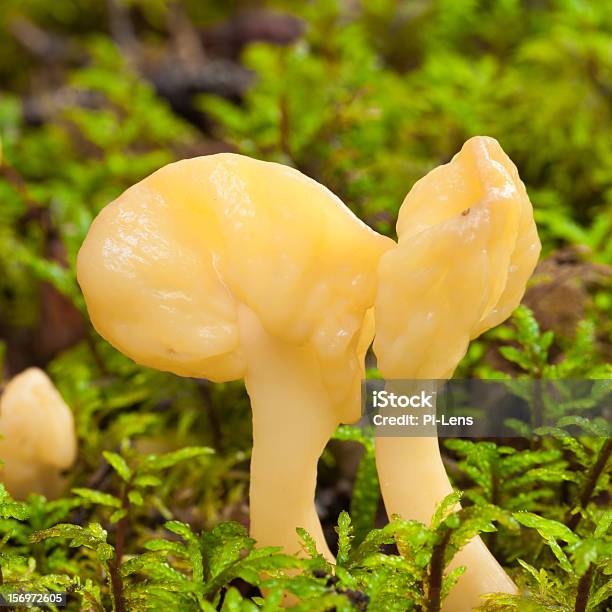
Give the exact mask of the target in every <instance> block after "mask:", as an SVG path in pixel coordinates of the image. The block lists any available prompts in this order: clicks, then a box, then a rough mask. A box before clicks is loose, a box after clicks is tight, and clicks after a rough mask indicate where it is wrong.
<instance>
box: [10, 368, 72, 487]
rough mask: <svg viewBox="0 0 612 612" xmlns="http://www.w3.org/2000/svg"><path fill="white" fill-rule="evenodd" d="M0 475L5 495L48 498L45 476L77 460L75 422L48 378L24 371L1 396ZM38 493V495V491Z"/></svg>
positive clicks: (42, 373)
mask: <svg viewBox="0 0 612 612" xmlns="http://www.w3.org/2000/svg"><path fill="white" fill-rule="evenodd" d="M0 436H1V437H0V460H2V461H3V462H4V463H5V464H6V468H5V469H3V470H2V472H0V480H2V481H4V482H5V483H6V485H7V488H8V489H9V491H11V492H12V493H13V494H16V493H15V491H19V493H18V496H19V497H23V496H24V495H22V494H21V492H22V491H27V492H33V491H36V492H42V493H45V494H48V491H47V490H46V489H45V487H44V486H43V485H44V484H45V480H48V478H49V477H50V476H53V475H54V474H55V475H57V471H59V470H64V469H66V468H68V467H70V466H71V465H72V463H73V462H74V460H75V457H76V436H75V431H74V419H73V416H72V412H71V410H70V408H69V407H68V406H67V405H66V403H65V402H64V400H63V399H62V396H61V395H60V394H59V392H58V391H57V389H56V388H55V386H54V385H53V383H52V382H51V380H50V379H49V377H48V376H47V375H46V374H45V373H44V372H43V371H42V370H40V369H38V368H28V369H27V370H24V371H23V372H21V373H20V374H18V375H17V376H15V377H14V378H12V379H11V380H10V381H9V382H8V384H7V385H6V387H5V389H4V392H3V393H2V395H1V396H0ZM41 487H42V489H41Z"/></svg>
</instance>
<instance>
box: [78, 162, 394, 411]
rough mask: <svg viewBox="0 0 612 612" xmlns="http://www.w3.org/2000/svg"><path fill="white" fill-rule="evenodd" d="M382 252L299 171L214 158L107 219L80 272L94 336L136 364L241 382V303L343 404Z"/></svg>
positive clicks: (170, 173)
mask: <svg viewBox="0 0 612 612" xmlns="http://www.w3.org/2000/svg"><path fill="white" fill-rule="evenodd" d="M391 246H393V242H392V241H391V240H389V239H388V238H384V237H382V236H380V235H378V234H377V233H375V232H374V231H372V230H371V229H369V228H368V227H367V226H366V225H364V224H363V223H362V222H361V221H360V220H359V219H358V218H357V217H355V216H354V215H353V214H352V213H351V212H350V211H349V209H348V208H346V206H344V204H343V203H342V202H341V201H340V200H339V199H338V198H337V197H336V196H335V195H334V194H333V193H331V192H330V191H329V190H328V189H326V188H325V187H323V186H322V185H320V184H318V183H317V182H316V181H314V180H312V179H310V178H308V177H306V176H304V175H303V174H301V173H300V172H298V171H297V170H294V169H292V168H289V167H286V166H283V165H280V164H275V163H269V162H262V161H258V160H254V159H251V158H249V157H245V156H241V155H236V154H229V153H223V154H218V155H211V156H206V157H198V158H194V159H188V160H183V161H180V162H177V163H174V164H170V165H168V166H165V167H163V168H161V169H160V170H158V171H157V172H155V173H154V174H152V175H151V176H149V177H147V178H146V179H144V180H143V181H141V182H140V183H138V184H137V185H135V186H134V187H132V188H130V189H128V190H127V191H126V192H125V193H123V194H122V195H121V196H120V197H119V198H118V199H117V200H115V201H114V202H113V203H111V204H109V205H108V206H107V207H106V208H104V209H103V210H102V212H101V213H100V214H99V215H98V217H97V218H96V220H95V221H94V223H93V225H92V227H91V229H90V231H89V234H88V236H87V238H86V240H85V242H84V244H83V246H82V248H81V251H80V253H79V257H78V269H77V272H78V280H79V283H80V285H81V288H82V290H83V293H84V295H85V300H86V303H87V307H88V310H89V314H90V316H91V320H92V322H93V324H94V326H95V328H96V329H97V331H98V332H99V333H100V334H101V335H102V336H104V337H105V338H106V339H107V340H108V341H109V342H110V343H111V344H113V345H114V346H115V347H116V348H118V349H119V350H120V351H122V352H123V353H125V354H126V355H128V356H129V357H131V358H132V359H133V360H134V361H136V362H138V363H141V364H143V365H146V366H149V367H153V368H157V369H160V370H166V371H170V372H174V373H176V374H179V375H183V376H198V377H205V378H209V379H211V380H214V381H228V380H233V379H239V378H242V377H243V376H244V373H245V367H246V364H245V360H244V356H243V354H242V351H241V348H240V330H239V325H238V319H237V311H238V306H239V304H245V305H246V306H248V307H249V308H250V309H251V310H253V311H254V312H255V314H256V315H257V316H258V318H259V320H260V321H261V323H262V325H263V327H264V329H265V330H266V331H267V332H268V333H269V334H271V335H273V336H274V337H277V338H280V339H282V340H284V341H286V342H288V343H294V344H296V345H299V344H304V343H307V342H310V343H312V345H313V346H314V347H315V349H316V351H317V354H318V355H319V358H320V360H321V368H322V374H323V376H324V377H325V381H326V384H328V386H329V388H330V391H331V393H332V395H333V396H334V398H335V399H336V400H337V401H342V398H345V397H346V394H347V393H348V388H349V387H351V388H354V387H355V384H356V381H357V382H358V380H359V378H360V377H361V375H362V365H361V362H362V361H363V358H362V357H363V355H362V354H360V353H363V352H364V350H365V349H364V348H363V345H366V348H367V344H369V342H370V341H371V337H372V334H373V329H372V328H373V325H372V321H371V316H369V317H367V319H368V321H367V322H366V323H364V321H365V320H366V316H365V315H366V312H367V311H368V309H370V308H371V307H372V306H373V303H374V296H375V290H376V283H377V275H376V267H377V263H378V259H379V258H380V255H381V254H382V253H383V252H384V251H385V250H386V249H388V248H389V247H391ZM364 336H365V337H364Z"/></svg>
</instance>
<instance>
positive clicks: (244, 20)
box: [0, 0, 612, 524]
mask: <svg viewBox="0 0 612 612" xmlns="http://www.w3.org/2000/svg"><path fill="white" fill-rule="evenodd" d="M609 9H610V7H609V6H608V3H606V2H603V1H600V2H587V1H581V0H469V1H465V2H456V1H455V0H411V1H400V0H361V1H359V0H321V1H316V2H314V1H312V2H309V1H305V0H291V1H289V0H284V1H277V2H274V1H269V2H264V1H259V2H258V1H254V0H253V1H240V0H217V1H215V0H208V1H204V2H203V1H200V0H182V1H178V0H176V1H170V0H106V1H102V0H54V1H53V2H49V0H3V1H2V3H1V4H0V139H1V146H2V164H1V165H0V356H1V357H0V361H1V366H0V371H1V372H2V375H3V376H4V377H9V376H11V375H13V374H15V373H16V372H19V371H20V370H22V369H23V368H25V367H27V366H30V365H38V366H41V367H44V368H46V370H47V371H48V372H49V373H50V374H51V375H52V377H53V379H54V381H55V382H56V384H57V385H58V386H59V388H60V390H61V391H62V394H63V395H64V397H65V398H66V399H67V401H68V402H69V404H70V405H71V407H72V408H73V410H74V411H75V414H76V417H77V427H78V431H79V437H80V439H81V442H80V448H81V451H80V452H81V454H80V461H79V464H78V467H77V470H76V473H75V476H74V479H75V481H78V480H79V479H81V480H84V479H87V482H90V481H92V479H93V481H92V482H94V483H95V484H96V486H97V487H99V488H102V489H104V486H105V484H104V482H105V481H104V478H105V475H104V471H103V469H102V468H100V466H99V462H100V451H101V450H102V449H105V448H106V449H108V448H117V447H118V446H120V445H121V444H124V442H125V440H126V439H129V440H131V442H130V444H132V443H134V444H140V445H141V446H140V448H141V449H150V448H157V446H156V444H157V445H159V438H160V437H163V438H164V442H163V444H162V446H163V445H166V446H168V445H169V446H172V445H173V444H174V445H175V446H177V447H178V446H181V445H185V444H187V443H196V444H201V443H207V444H209V445H211V446H213V447H214V448H215V449H216V450H217V451H218V455H217V456H216V457H217V458H216V459H214V460H210V461H213V468H210V469H209V470H208V471H207V475H206V477H205V478H206V479H207V481H206V482H202V481H201V477H200V476H199V475H196V476H193V475H192V474H190V473H189V472H188V471H187V472H184V473H180V474H177V475H176V477H175V480H174V483H176V482H179V481H180V482H181V483H182V484H181V488H180V494H179V495H176V496H174V497H173V498H172V503H173V504H174V505H175V506H177V507H178V510H177V508H174V509H173V512H174V513H175V514H176V513H177V512H178V513H179V514H180V511H181V510H180V509H181V508H182V512H183V513H184V516H185V517H186V518H188V519H189V520H190V521H192V522H195V523H198V522H200V523H202V524H213V523H214V522H215V521H217V520H220V519H224V518H231V517H239V518H241V519H244V516H245V501H244V499H245V490H246V489H245V487H246V483H247V471H246V469H247V467H248V466H247V463H245V461H246V459H245V458H246V453H248V448H249V436H250V433H249V432H250V429H249V428H250V425H249V409H248V403H247V401H246V397H245V395H244V391H243V389H242V387H241V385H216V386H212V385H209V384H207V383H206V382H205V381H191V380H181V379H177V378H176V377H172V376H170V375H166V374H162V373H159V372H151V371H148V370H145V369H143V368H139V367H138V366H136V365H134V364H132V363H131V362H129V361H128V360H126V359H124V358H123V357H122V356H121V355H119V354H118V353H116V352H115V351H114V350H113V349H111V348H110V347H109V346H108V345H107V344H106V343H104V342H103V341H102V340H101V339H100V338H99V337H97V335H96V334H95V333H94V332H93V331H92V329H91V327H90V325H89V323H88V322H87V317H86V313H85V310H84V304H83V301H82V297H81V295H80V292H79V289H78V286H77V284H76V280H75V274H74V263H75V258H76V254H77V251H78V249H79V246H80V244H81V242H82V240H83V238H84V236H85V234H86V232H87V229H88V227H89V225H90V223H91V221H92V219H93V217H94V216H95V214H96V213H97V212H98V211H99V210H100V209H101V208H102V207H103V206H104V205H105V204H107V203H108V202H109V201H111V200H112V199H113V198H115V197H116V196H117V195H118V194H119V193H121V192H122V191H123V190H124V189H126V188H127V187H128V186H130V185H132V184H133V183H135V182H136V181H138V180H140V179H141V178H143V177H144V176H146V175H147V174H149V173H151V172H152V171H153V170H155V169H157V168H158V167H160V166H162V165H164V164H166V163H168V162H171V161H174V160H177V159H180V158H184V157H191V156H196V155H206V154H211V153H215V152H220V151H237V152H240V153H244V154H247V155H251V156H254V157H257V158H261V159H267V160H274V161H279V162H282V163H285V164H289V165H292V166H294V167H296V168H298V169H299V170H301V171H302V172H304V173H306V174H308V175H309V176H312V177H313V178H315V179H316V180H318V181H320V182H321V183H323V184H325V185H326V186H327V187H329V188H330V189H332V190H333V191H334V192H335V193H337V194H338V195H339V196H340V197H341V198H342V199H343V200H344V202H346V204H347V205H348V206H350V207H351V208H352V209H353V210H354V211H355V212H356V214H357V215H359V216H360V217H361V218H362V219H364V220H365V221H366V222H367V223H368V224H369V225H371V226H372V227H373V228H375V229H376V230H378V231H381V232H384V233H387V234H389V235H391V236H393V235H394V223H395V218H396V213H397V211H398V208H399V206H400V204H401V202H402V200H403V198H404V196H405V195H406V193H407V192H408V191H409V189H410V188H411V186H412V185H413V183H414V182H415V181H416V180H417V179H418V178H420V177H421V176H423V175H424V174H425V173H426V172H428V171H429V170H431V169H432V168H433V167H435V166H437V165H439V164H442V163H445V162H447V161H449V160H450V158H451V157H452V156H453V155H454V154H455V153H456V152H457V151H458V150H459V148H460V147H461V145H462V144H463V142H464V141H465V140H466V139H467V138H469V137H470V136H473V135H476V134H486V135H490V136H493V137H495V138H497V139H498V140H499V141H500V143H501V145H502V146H503V148H504V149H505V151H506V152H507V153H508V155H509V156H510V157H511V158H512V159H513V160H514V162H515V163H516V164H517V166H518V168H519V172H520V175H521V177H522V178H523V180H524V181H525V183H526V185H527V189H528V191H529V194H530V196H531V199H532V201H533V204H534V206H535V214H536V219H537V222H538V225H539V230H540V235H541V238H542V242H543V255H542V262H541V264H540V266H539V268H538V270H537V273H536V275H535V277H534V279H533V281H532V283H531V285H530V287H529V289H528V292H527V295H526V298H525V304H526V305H527V306H528V307H529V308H530V309H531V310H532V311H533V312H534V314H535V320H536V321H537V322H538V324H539V326H540V328H541V330H542V331H552V332H553V333H554V336H552V337H551V336H550V335H549V336H547V340H546V341H545V343H548V344H550V348H549V349H548V353H547V355H546V356H545V358H544V361H542V362H540V361H537V359H535V358H534V360H533V361H532V362H530V363H529V364H527V365H526V364H525V362H523V363H522V364H521V363H520V362H519V363H517V360H516V358H515V359H512V354H511V353H510V352H508V351H505V352H504V351H501V352H500V350H499V346H500V345H501V344H507V345H510V346H513V344H516V338H515V333H516V331H515V329H514V328H513V326H512V324H508V325H505V326H502V327H500V328H498V329H496V330H492V331H491V332H489V333H488V334H487V335H486V336H485V337H484V338H483V339H481V340H480V341H478V342H476V343H474V344H473V345H472V347H471V349H470V352H469V353H468V355H467V356H466V359H465V360H464V362H463V364H462V365H461V367H460V370H459V374H460V375H463V376H488V375H491V374H492V373H495V372H502V373H505V374H517V373H520V372H524V371H527V372H529V373H530V374H532V375H541V374H542V370H543V368H544V365H543V364H544V362H546V364H547V365H548V366H555V364H563V363H565V364H566V366H565V370H561V371H562V372H563V373H564V374H565V375H574V376H578V377H579V376H587V375H597V374H598V373H599V374H600V373H601V372H602V371H603V369H602V368H604V367H605V364H606V363H609V362H610V357H611V353H612V345H611V342H610V334H611V326H612V324H611V320H610V312H611V310H612V297H611V293H610V282H611V269H610V264H612V239H611V238H612V121H611V118H612V104H611V94H612V11H610V10H609ZM568 356H571V359H569V357H568ZM538 359H539V358H538ZM572 360H573V361H572ZM568 361H569V363H570V365H571V367H570V365H567V363H568ZM607 371H608V372H609V370H607ZM203 406H204V409H203ZM203 414H205V415H206V416H205V418H204V417H203V416H202V415H203ZM167 431H172V432H173V434H172V436H168V435H166V433H165V432H167ZM134 441H135V442H134ZM147 445H148V446H147ZM214 461H216V462H217V463H214ZM343 462H344V463H346V464H347V466H348V467H346V468H344V467H343ZM323 463H324V469H323V475H322V480H323V483H324V486H323V487H322V488H321V493H320V499H319V505H320V509H321V512H322V514H323V515H324V516H325V513H326V512H327V513H328V515H329V517H330V521H329V524H331V521H332V520H335V517H336V516H337V513H338V511H339V509H340V508H342V507H346V506H347V505H348V503H349V502H348V499H349V496H350V486H351V485H350V482H349V480H347V478H349V476H350V475H351V474H353V473H354V468H355V465H356V459H354V458H352V457H351V455H350V453H348V454H347V453H345V454H342V453H338V454H336V455H335V456H334V455H333V453H332V454H329V453H328V454H327V455H326V458H325V457H324V461H323ZM214 466H216V468H214ZM325 466H327V467H325ZM102 467H103V466H102ZM327 468H329V471H330V473H333V477H332V476H330V477H329V478H328V479H327V481H326V476H325V474H326V472H325V470H326V469H327ZM100 469H102V471H101V472H100ZM338 474H340V476H338ZM347 474H348V475H349V476H346V477H345V475H347ZM350 477H352V476H350ZM181 479H182V480H181ZM326 482H327V484H325V483H326ZM185 483H186V484H185ZM88 486H93V485H91V484H90V485H88ZM164 486H166V487H169V488H171V487H172V486H173V485H172V482H169V483H166V484H165V485H164ZM326 487H327V488H326ZM160 495H161V494H160ZM194 500H197V503H194Z"/></svg>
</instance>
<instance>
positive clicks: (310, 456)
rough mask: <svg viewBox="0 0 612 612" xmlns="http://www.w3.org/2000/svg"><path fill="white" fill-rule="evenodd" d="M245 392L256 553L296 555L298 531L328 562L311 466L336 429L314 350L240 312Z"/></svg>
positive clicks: (242, 308)
mask: <svg viewBox="0 0 612 612" xmlns="http://www.w3.org/2000/svg"><path fill="white" fill-rule="evenodd" d="M239 327H240V336H241V340H242V348H243V352H244V357H245V359H246V363H247V372H246V375H245V384H246V388H247V391H248V394H249V397H250V398H251V407H252V410H253V454H252V457H251V488H250V506H251V508H250V510H251V535H252V536H253V538H255V539H256V540H257V543H258V545H259V546H282V547H283V548H284V549H285V552H287V553H295V552H298V551H299V550H300V543H299V538H298V536H297V534H296V528H297V527H303V528H304V529H306V530H307V531H308V533H309V534H310V535H311V536H312V537H313V538H314V541H315V543H316V545H317V550H318V551H319V552H320V553H321V554H323V556H324V557H325V558H326V559H328V560H330V561H333V555H332V554H331V552H330V550H329V548H328V546H327V543H326V542H325V537H324V536H323V530H322V528H321V523H320V521H319V518H318V516H317V513H316V510H315V505H314V497H315V488H316V481H317V462H318V460H319V457H320V456H321V453H322V452H323V449H324V448H325V445H326V444H327V442H328V440H329V438H330V437H331V436H332V434H333V432H334V430H335V428H336V427H337V426H338V421H337V419H336V417H335V416H334V411H333V410H332V407H331V404H330V400H329V397H328V393H327V391H326V390H325V388H324V386H323V382H322V380H321V369H320V366H319V364H318V362H317V358H316V355H315V352H314V349H313V348H312V347H311V346H310V345H309V344H305V345H302V346H296V345H291V344H289V343H287V342H284V341H283V340H280V339H278V338H274V337H272V336H271V335H270V334H268V333H267V332H266V331H265V329H264V328H263V327H262V325H261V323H260V321H259V319H258V318H257V316H256V315H255V314H254V313H253V311H252V310H250V309H249V308H247V307H245V306H240V308H239Z"/></svg>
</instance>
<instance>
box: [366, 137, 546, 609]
mask: <svg viewBox="0 0 612 612" xmlns="http://www.w3.org/2000/svg"><path fill="white" fill-rule="evenodd" d="M397 233H398V237H399V240H398V245H397V247H396V248H394V249H392V250H389V251H387V252H386V253H385V254H384V255H383V256H382V258H381V261H380V265H379V276H380V280H379V289H378V294H377V298H376V305H375V316H376V337H375V339H374V352H375V353H376V356H377V360H378V367H379V369H380V371H381V373H382V374H383V376H384V377H385V378H388V379H401V378H403V379H410V380H416V379H434V380H435V379H445V378H449V377H450V376H451V375H452V373H453V371H454V369H455V367H456V366H457V364H458V363H459V361H460V360H461V358H462V357H463V356H464V355H465V352H466V350H467V347H468V344H469V342H470V340H471V339H472V338H475V337H477V336H478V335H480V334H481V333H483V332H484V331H485V330H487V329H489V328H490V327H493V326H494V325H497V324H499V323H501V322H502V321H503V320H504V319H506V318H507V317H508V316H509V315H510V313H511V312H512V311H513V310H514V308H516V306H517V305H518V304H519V302H520V299H521V297H522V295H523V293H524V291H525V285H526V283H527V280H528V278H529V276H530V275H531V273H532V272H533V269H534V267H535V265H536V262H537V259H538V255H539V252H540V241H539V239H538V235H537V231H536V227H535V223H534V220H533V210H532V207H531V203H530V201H529V198H528V196H527V192H526V190H525V186H524V185H523V183H522V182H521V180H520V179H519V176H518V172H517V170H516V167H515V166H514V164H513V163H512V162H511V161H510V159H509V158H508V157H507V155H506V154H505V153H504V152H503V150H502V149H501V147H500V146H499V144H498V143H497V141H495V140H494V139H492V138H486V137H477V138H472V139H470V140H468V141H467V142H466V143H465V145H464V146H463V148H462V150H461V151H460V153H458V154H457V155H456V156H455V157H454V158H453V160H452V161H451V162H450V163H448V164H446V165H443V166H440V167H438V168H436V169H435V170H433V171H431V172H430V173H429V174H427V175H426V176H425V177H424V178H422V179H421V180H420V181H418V182H417V183H416V184H415V185H414V187H413V188H412V190H411V191H410V193H409V194H408V195H407V196H406V199H405V200H404V203H403V204H402V207H401V210H400V214H399V218H398V222H397ZM376 461H377V467H378V473H379V476H380V483H381V489H382V493H383V498H384V501H385V506H386V509H387V512H388V513H389V515H391V514H399V515H401V516H403V517H404V518H407V519H417V520H420V521H422V522H425V523H429V521H430V519H431V516H432V514H433V511H434V508H435V506H436V505H437V504H438V503H439V502H440V501H441V500H442V499H443V498H444V497H445V496H446V495H447V494H448V493H450V492H451V491H452V488H451V484H450V482H449V480H448V477H447V475H446V472H445V470H444V466H443V464H442V460H441V457H440V451H439V448H438V440H437V438H435V437H430V438H409V437H407V438H392V437H380V438H378V439H377V440H376ZM458 565H466V566H467V571H466V573H465V574H464V575H463V576H462V577H461V578H460V579H459V582H458V584H457V586H456V587H455V588H454V589H453V590H452V591H451V593H450V595H449V597H448V599H447V601H446V602H445V609H447V610H449V611H452V612H462V611H463V610H465V611H467V610H471V609H473V608H474V607H477V606H478V605H479V604H480V603H482V601H481V600H480V595H481V594H483V593H490V592H513V591H514V590H515V586H514V584H513V583H512V581H511V580H510V578H508V576H507V575H506V573H505V572H504V571H503V569H502V568H501V566H500V565H499V564H498V563H497V561H496V560H495V559H494V557H493V556H492V555H491V554H490V552H489V551H488V549H487V548H486V547H485V545H484V544H483V542H482V541H481V540H480V538H476V539H474V540H472V541H471V542H470V543H469V544H468V545H467V546H466V547H465V548H464V549H463V550H462V551H460V552H459V553H458V555H457V556H456V557H455V559H454V561H453V567H456V566H458Z"/></svg>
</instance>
